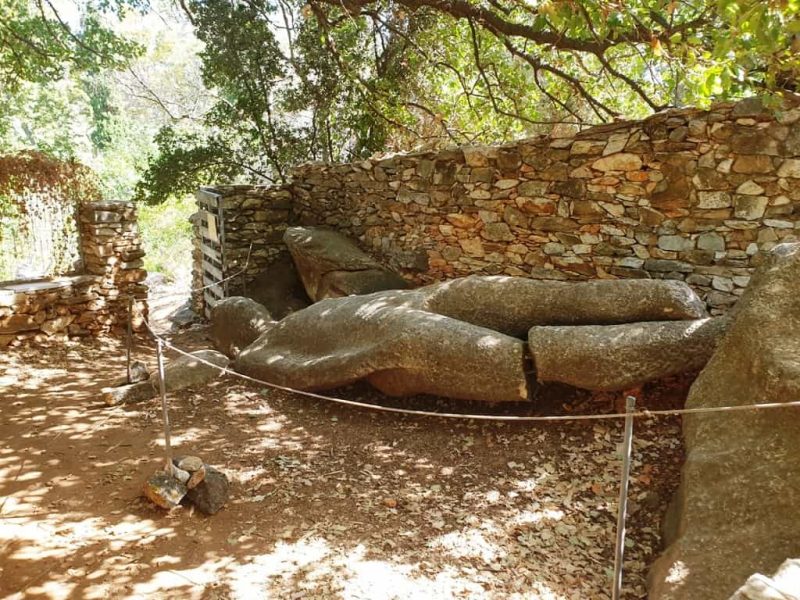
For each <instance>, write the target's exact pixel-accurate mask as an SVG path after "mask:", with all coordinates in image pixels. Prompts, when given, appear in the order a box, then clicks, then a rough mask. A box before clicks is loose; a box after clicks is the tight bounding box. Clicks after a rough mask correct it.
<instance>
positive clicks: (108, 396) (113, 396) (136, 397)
mask: <svg viewBox="0 0 800 600" xmlns="http://www.w3.org/2000/svg"><path fill="white" fill-rule="evenodd" d="M155 395H156V390H154V389H153V384H152V383H150V382H149V381H139V382H136V383H131V384H123V385H118V386H116V387H108V388H104V389H103V401H104V402H105V403H106V404H108V405H109V406H115V405H117V404H129V403H131V402H143V401H145V400H150V398H153V397H154V396H155Z"/></svg>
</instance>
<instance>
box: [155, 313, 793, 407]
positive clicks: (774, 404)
mask: <svg viewBox="0 0 800 600" xmlns="http://www.w3.org/2000/svg"><path fill="white" fill-rule="evenodd" d="M144 324H145V326H146V327H147V329H148V331H150V334H151V335H152V336H153V337H154V338H155V339H156V340H161V342H162V343H163V344H164V346H166V347H167V348H170V349H171V350H174V351H175V352H177V353H178V354H180V355H182V356H187V357H189V358H192V359H193V360H196V361H197V362H199V363H201V364H204V365H207V366H209V367H214V368H216V369H218V370H219V371H220V372H222V373H226V374H228V375H233V376H235V377H238V378H239V379H243V380H245V381H249V382H251V383H257V384H259V385H263V386H266V387H270V388H273V389H276V390H282V391H284V392H290V393H293V394H299V395H301V396H307V397H308V398H316V399H318V400H326V401H328V402H335V403H336V404H343V405H345V406H353V407H356V408H366V409H369V410H375V411H379V412H389V413H399V414H404V415H414V416H421V417H440V418H445V419H467V420H475V421H601V420H609V419H625V418H626V417H628V416H633V417H634V418H642V417H654V416H675V415H689V414H706V413H722V412H737V411H749V410H757V409H758V410H760V409H771V408H790V407H800V400H797V401H794V402H770V403H763V404H745V405H741V406H713V407H702V408H677V409H668V410H641V411H637V412H634V413H627V414H626V413H609V414H599V415H545V416H524V415H523V416H513V415H479V414H467V413H445V412H432V411H426V410H413V409H408V408H396V407H391V406H381V405H380V404H370V403H368V402H358V401H355V400H345V399H344V398H336V397H333V396H326V395H325V394H317V393H316V392H308V391H304V390H297V389H294V388H291V387H287V386H283V385H278V384H276V383H271V382H269V381H264V380H262V379H257V378H255V377H250V376H249V375H244V374H242V373H239V372H237V371H234V370H232V369H228V368H227V367H220V366H219V365H215V364H214V363H212V362H209V361H207V360H205V359H203V358H200V357H199V356H195V355H194V354H192V353H191V352H187V351H186V350H183V349H181V348H178V347H177V346H175V345H173V344H172V343H170V342H169V341H168V340H165V339H164V338H162V337H161V336H159V335H157V334H156V333H155V332H154V331H153V329H152V328H151V327H150V323H148V322H147V320H145V321H144Z"/></svg>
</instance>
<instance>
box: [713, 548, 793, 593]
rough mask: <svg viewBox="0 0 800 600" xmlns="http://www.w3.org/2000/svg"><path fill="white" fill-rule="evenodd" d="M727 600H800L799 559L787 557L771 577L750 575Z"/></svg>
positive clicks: (758, 574) (757, 574)
mask: <svg viewBox="0 0 800 600" xmlns="http://www.w3.org/2000/svg"><path fill="white" fill-rule="evenodd" d="M729 600H800V559H797V558H794V559H788V560H786V561H784V563H783V564H781V566H780V567H778V570H777V572H776V573H775V575H773V576H772V577H766V576H765V575H762V574H760V573H756V574H755V575H751V576H750V578H749V579H748V580H747V581H746V582H745V584H744V585H743V586H742V587H740V588H739V589H738V590H736V593H735V594H734V595H733V596H731V597H730V599H729Z"/></svg>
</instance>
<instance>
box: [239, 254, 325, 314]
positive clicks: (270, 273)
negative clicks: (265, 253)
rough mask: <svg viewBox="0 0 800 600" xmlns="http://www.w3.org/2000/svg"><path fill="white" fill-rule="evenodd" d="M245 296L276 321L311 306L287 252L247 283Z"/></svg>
mask: <svg viewBox="0 0 800 600" xmlns="http://www.w3.org/2000/svg"><path fill="white" fill-rule="evenodd" d="M244 295H245V296H247V297H248V298H251V299H253V300H255V301H256V302H258V303H259V304H262V305H263V306H264V307H265V308H266V309H267V310H268V311H269V314H271V315H272V316H273V318H274V319H275V320H277V321H280V320H281V319H282V318H283V317H285V316H286V315H288V314H290V313H293V312H295V311H297V310H301V309H303V308H305V307H306V306H308V305H309V304H311V301H310V300H309V299H308V295H306V290H305V288H304V287H303V282H302V281H300V275H299V274H298V273H297V269H296V268H295V266H294V262H293V261H292V257H291V256H290V255H289V253H288V252H284V253H283V254H281V255H280V256H278V258H276V259H275V260H273V261H272V262H271V263H270V264H269V265H268V266H267V267H266V268H265V269H264V270H263V271H262V272H261V273H259V274H258V275H257V276H256V277H255V278H254V279H253V280H252V281H250V282H248V284H247V291H246V293H244Z"/></svg>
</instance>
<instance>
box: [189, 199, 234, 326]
mask: <svg viewBox="0 0 800 600" xmlns="http://www.w3.org/2000/svg"><path fill="white" fill-rule="evenodd" d="M196 197H197V203H198V204H199V206H200V211H201V219H200V248H201V250H202V252H203V262H202V272H203V287H204V288H205V289H204V290H203V300H204V302H203V304H204V306H205V316H206V318H209V317H210V316H211V309H212V308H214V306H215V305H216V304H217V302H219V301H220V300H222V299H223V298H225V297H226V296H227V295H228V282H227V281H226V277H227V275H226V269H225V214H224V207H223V202H222V196H220V195H219V194H217V193H215V192H213V191H212V190H211V188H200V189H199V190H198V192H197V194H196Z"/></svg>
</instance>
